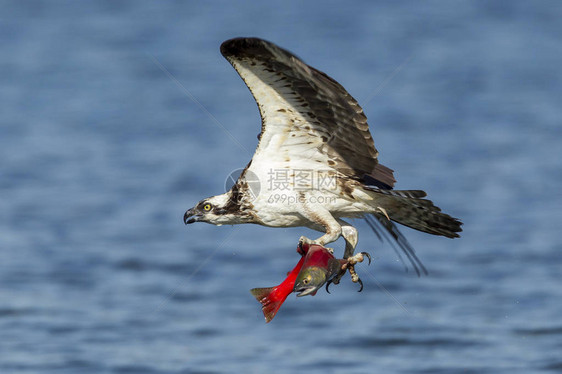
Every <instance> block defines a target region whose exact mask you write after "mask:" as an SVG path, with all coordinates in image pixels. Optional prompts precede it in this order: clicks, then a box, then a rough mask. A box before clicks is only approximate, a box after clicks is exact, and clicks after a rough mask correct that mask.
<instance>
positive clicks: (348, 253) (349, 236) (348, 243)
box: [332, 220, 359, 284]
mask: <svg viewBox="0 0 562 374" xmlns="http://www.w3.org/2000/svg"><path fill="white" fill-rule="evenodd" d="M339 223H340V224H341V235H342V236H343V238H344V239H345V250H344V252H343V258H344V259H346V260H347V259H348V258H350V257H352V256H353V253H354V252H355V247H356V246H357V242H358V237H357V230H356V229H355V227H353V226H351V225H350V224H348V223H347V222H345V221H343V220H339ZM355 264H356V262H355V263H353V264H351V266H349V265H347V264H346V265H344V267H342V270H341V271H340V272H339V274H338V275H336V276H335V277H334V279H332V283H335V284H338V283H340V280H341V278H342V277H343V275H344V274H345V271H346V269H349V274H351V280H352V281H353V282H358V280H359V277H358V276H357V273H355V267H354V265H355ZM354 275H355V276H354Z"/></svg>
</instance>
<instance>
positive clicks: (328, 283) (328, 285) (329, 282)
mask: <svg viewBox="0 0 562 374" xmlns="http://www.w3.org/2000/svg"><path fill="white" fill-rule="evenodd" d="M330 284H332V281H331V280H329V281H327V282H326V292H327V293H330V290H329V289H328V288H329V287H330Z"/></svg>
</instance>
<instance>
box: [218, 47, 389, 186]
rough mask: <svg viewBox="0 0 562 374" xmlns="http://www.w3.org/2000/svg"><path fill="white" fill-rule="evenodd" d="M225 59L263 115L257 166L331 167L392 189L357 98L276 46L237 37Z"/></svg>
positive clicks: (352, 176)
mask: <svg viewBox="0 0 562 374" xmlns="http://www.w3.org/2000/svg"><path fill="white" fill-rule="evenodd" d="M221 53H222V55H223V56H224V57H225V58H226V59H227V60H228V61H229V62H230V63H231V64H232V66H233V67H234V68H235V69H236V71H237V72H238V74H240V77H241V78H242V79H243V80H244V82H245V83H246V85H247V86H248V88H249V89H250V91H251V92H252V95H253V96H254V99H255V100H256V102H257V104H258V108H259V111H260V114H261V117H262V128H261V133H260V135H259V139H260V142H259V144H258V148H257V150H256V153H255V155H254V158H253V159H252V166H254V165H255V164H256V163H260V161H261V159H262V158H263V159H267V163H268V164H269V165H271V164H277V165H280V164H282V163H283V162H289V160H290V161H291V165H293V167H294V165H299V166H304V167H306V166H312V165H313V166H314V167H315V168H318V166H319V165H326V167H330V168H332V169H336V170H337V171H339V172H340V173H342V174H344V175H346V176H348V177H351V178H353V179H356V180H359V181H361V182H364V183H365V184H367V185H373V186H377V187H381V188H387V189H389V188H392V187H393V186H394V183H395V179H394V177H393V174H392V170H391V169H389V168H386V167H384V166H382V165H378V161H377V156H378V152H377V150H376V149H375V146H374V142H373V138H372V137H371V134H370V132H369V126H368V124H367V117H366V116H365V114H364V113H363V110H362V109H361V107H360V106H359V104H357V102H356V101H355V99H354V98H353V97H352V96H351V95H350V94H349V93H348V92H347V91H346V90H345V89H344V88H343V87H342V86H341V85H340V84H339V83H337V82H336V81H335V80H333V79H332V78H330V77H329V76H328V75H326V74H325V73H323V72H321V71H319V70H316V69H315V68H313V67H311V66H309V65H307V64H305V63H304V62H303V61H301V60H300V59H299V58H298V57H296V56H295V55H293V54H292V53H290V52H289V51H286V50H284V49H282V48H280V47H278V46H276V45H275V44H273V43H271V42H268V41H265V40H262V39H257V38H235V39H231V40H227V41H226V42H224V43H223V44H222V45H221Z"/></svg>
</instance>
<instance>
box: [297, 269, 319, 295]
mask: <svg viewBox="0 0 562 374" xmlns="http://www.w3.org/2000/svg"><path fill="white" fill-rule="evenodd" d="M326 280H327V279H326V270H325V269H322V268H320V267H317V266H311V267H307V268H306V269H302V270H301V272H300V273H299V275H298V276H297V279H296V280H295V286H294V287H293V291H294V292H298V294H297V296H298V297H301V296H306V295H310V294H313V293H315V292H316V291H318V289H319V288H320V287H322V286H323V285H324V283H326Z"/></svg>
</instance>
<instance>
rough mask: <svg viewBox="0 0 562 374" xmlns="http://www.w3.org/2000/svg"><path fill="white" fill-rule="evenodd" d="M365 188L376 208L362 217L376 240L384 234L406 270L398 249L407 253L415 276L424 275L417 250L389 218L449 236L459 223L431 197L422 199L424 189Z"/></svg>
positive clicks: (419, 228) (459, 229)
mask: <svg viewBox="0 0 562 374" xmlns="http://www.w3.org/2000/svg"><path fill="white" fill-rule="evenodd" d="M365 189H366V190H367V191H371V192H373V193H372V194H371V196H372V197H373V209H374V210H375V211H374V212H373V214H372V215H368V216H366V217H365V219H366V221H367V224H368V225H369V226H370V227H371V229H372V230H373V232H374V233H375V234H376V235H377V237H378V238H379V239H382V237H383V236H384V237H385V238H386V239H387V240H388V241H389V242H390V244H391V245H392V248H393V250H394V251H395V252H396V254H397V256H398V258H399V259H400V261H401V262H402V263H403V264H404V266H405V268H406V271H407V270H408V268H407V266H406V264H405V262H404V260H403V258H402V256H401V255H400V252H399V251H398V249H400V250H401V251H402V252H403V253H404V254H405V255H406V257H407V258H408V260H409V262H410V263H411V264H412V266H413V267H414V270H415V271H416V273H417V274H418V276H420V275H421V273H422V272H423V273H424V274H426V275H427V270H426V269H425V267H424V265H423V264H422V262H421V261H420V259H419V258H418V257H417V255H416V252H415V251H414V249H413V248H412V246H411V245H410V243H408V241H407V240H406V238H405V237H404V235H402V233H401V232H400V231H399V230H398V227H396V225H395V224H394V223H393V222H392V221H395V222H398V223H400V224H402V225H404V226H408V227H411V228H413V229H416V230H419V231H423V232H427V233H429V234H433V235H441V236H445V237H448V238H456V237H459V234H458V233H459V232H461V231H462V229H461V225H462V222H460V221H459V220H458V219H456V218H453V217H451V216H449V215H448V214H445V213H442V212H441V209H439V207H437V206H435V205H433V203H432V202H431V201H430V200H425V199H423V197H425V196H426V193H425V192H424V191H421V190H402V191H400V190H385V189H378V188H371V187H366V188H365ZM381 208H382V209H381ZM389 218H390V220H389Z"/></svg>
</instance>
